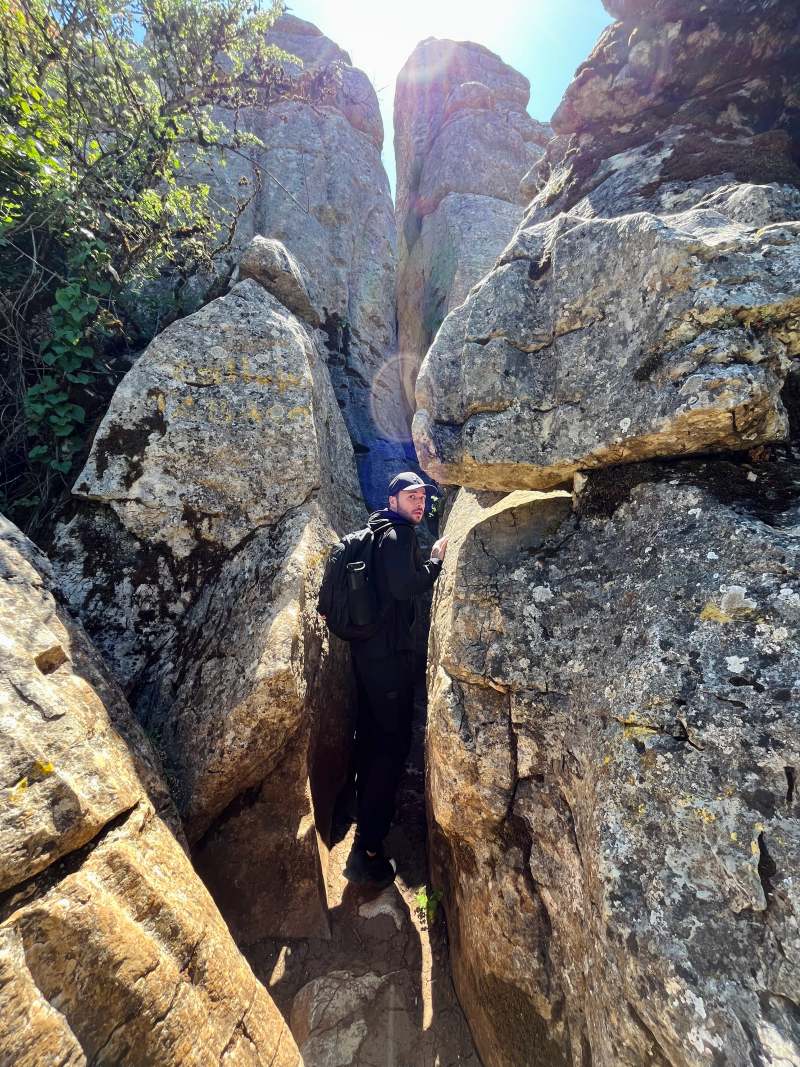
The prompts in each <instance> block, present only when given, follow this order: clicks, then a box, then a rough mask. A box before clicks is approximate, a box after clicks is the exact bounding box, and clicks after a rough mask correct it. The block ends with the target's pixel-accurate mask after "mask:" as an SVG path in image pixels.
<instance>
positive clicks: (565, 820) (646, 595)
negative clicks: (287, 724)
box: [428, 461, 800, 1067]
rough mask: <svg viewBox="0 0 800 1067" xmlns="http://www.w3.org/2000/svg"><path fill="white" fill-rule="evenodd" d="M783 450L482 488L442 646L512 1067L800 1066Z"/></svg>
mask: <svg viewBox="0 0 800 1067" xmlns="http://www.w3.org/2000/svg"><path fill="white" fill-rule="evenodd" d="M799 476H800V468H799V467H798V466H797V465H792V464H789V463H787V462H786V461H783V462H781V463H767V464H761V465H749V466H748V465H744V466H735V465H733V464H731V463H727V462H724V461H717V462H716V463H707V464H701V463H696V462H695V463H685V464H683V465H681V466H672V467H669V466H666V465H661V466H656V465H653V466H647V465H644V466H632V467H628V468H615V469H610V470H608V471H604V472H599V473H598V474H595V475H592V476H590V478H589V482H588V484H587V486H586V488H585V489H584V491H583V494H582V495H581V496H580V497H579V499H578V510H577V513H575V514H572V515H570V514H569V498H568V497H566V496H565V495H563V494H562V495H558V494H556V495H554V496H550V497H544V498H543V497H541V496H540V495H537V494H532V493H523V492H516V493H513V494H511V495H510V496H507V497H503V498H502V499H500V500H499V501H498V498H497V496H496V495H493V494H488V493H474V492H471V491H468V490H462V491H461V494H460V495H459V498H458V499H457V501H456V503H455V505H454V507H453V510H452V512H451V514H450V518H449V520H448V524H447V533H448V534H449V535H450V538H451V543H450V548H449V551H448V558H447V560H446V563H445V573H444V574H443V576H442V579H441V580H440V583H439V588H438V590H437V594H436V599H435V604H434V624H433V630H432V637H431V653H432V655H431V662H430V665H429V692H430V708H429V719H428V757H429V772H428V773H429V794H430V801H431V819H432V823H433V825H432V834H433V836H432V842H433V846H432V847H433V862H434V871H433V878H434V882H435V884H437V885H440V886H442V888H443V889H444V901H445V906H446V908H447V914H448V929H449V932H450V936H451V938H452V945H453V960H454V967H455V971H454V974H455V980H456V985H457V989H458V992H459V997H460V999H461V1001H462V1004H463V1005H464V1006H465V1009H466V1012H467V1015H468V1018H469V1019H470V1024H471V1027H472V1030H473V1033H474V1035H475V1037H476V1041H477V1043H478V1046H479V1050H480V1052H481V1056H482V1058H483V1060H484V1062H485V1063H486V1064H488V1065H491V1067H500V1065H502V1067H512V1065H514V1067H516V1065H518V1064H520V1063H526V1064H531V1065H537V1064H542V1065H544V1064H547V1065H552V1064H556V1063H564V1064H570V1065H581V1067H586V1065H588V1064H590V1063H591V1064H594V1065H600V1067H612V1065H614V1067H618V1065H625V1067H640V1065H641V1064H643V1063H659V1064H670V1065H676V1067H677V1065H681V1067H689V1065H692V1067H699V1065H705V1064H708V1065H711V1064H719V1063H723V1062H724V1063H725V1064H729V1065H731V1067H747V1065H750V1064H752V1063H754V1062H763V1063H793V1062H796V1061H797V1060H798V1058H799V1057H800V1031H798V1029H797V1007H798V1001H799V1000H800V995H799V993H798V991H799V990H800V962H798V961H800V952H799V950H800V943H799V942H798V912H799V911H800V896H799V895H798V889H797V884H796V881H797V879H796V872H797V870H798V869H800V829H799V827H800V823H798V819H797V814H798V796H797V792H796V780H797V768H798V761H800V744H799V743H798V738H800V731H799V730H798V727H800V721H799V720H798V707H800V704H798V696H800V693H798V691H797V685H798V682H797V679H798V668H800V651H799V650H800V642H798V637H800V585H799V584H798V573H800V572H799V570H798V564H800V558H798V543H797V536H796V535H797V530H798V520H800V512H798V508H797V494H796V485H797V484H798V477H799Z"/></svg>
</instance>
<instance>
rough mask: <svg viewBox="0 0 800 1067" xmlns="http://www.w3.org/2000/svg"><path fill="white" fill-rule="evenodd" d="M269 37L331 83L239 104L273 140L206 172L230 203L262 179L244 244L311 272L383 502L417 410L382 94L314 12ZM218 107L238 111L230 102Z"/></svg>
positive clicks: (330, 354)
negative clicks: (407, 400) (411, 390)
mask: <svg viewBox="0 0 800 1067" xmlns="http://www.w3.org/2000/svg"><path fill="white" fill-rule="evenodd" d="M269 40H270V41H271V42H272V43H274V44H276V45H277V46H278V47H280V48H282V49H284V50H285V51H286V52H289V53H290V54H292V55H296V56H298V57H299V58H300V59H302V61H303V74H304V75H309V76H313V75H319V76H320V77H323V76H329V75H330V76H332V77H334V78H335V80H336V83H337V85H336V90H335V92H334V94H333V95H331V96H328V97H326V98H325V100H324V101H323V102H322V103H318V104H314V105H312V104H307V103H303V102H300V101H285V102H282V103H276V104H271V105H270V106H269V107H268V108H242V109H240V111H239V112H238V114H237V117H236V121H237V122H238V125H239V128H240V129H241V130H243V131H246V132H248V133H252V134H255V135H256V136H257V137H259V138H260V139H261V141H262V142H263V144H264V146H265V147H264V148H263V149H256V148H254V149H252V150H249V151H250V152H251V159H243V158H241V157H233V158H231V159H229V160H228V163H227V165H226V166H225V167H224V168H223V167H216V168H212V169H211V170H210V171H206V170H205V169H204V170H203V171H202V172H200V171H199V169H198V172H197V178H198V180H204V181H208V182H209V183H210V184H211V187H212V189H213V190H214V195H215V197H216V199H217V200H219V201H220V202H222V203H234V202H236V201H237V200H239V199H241V193H242V186H240V184H239V183H240V182H242V181H244V182H245V183H246V184H245V186H244V187H243V188H244V189H245V190H246V191H248V190H255V195H254V198H253V200H252V203H251V204H250V206H249V207H248V208H247V209H246V211H245V212H244V214H243V215H242V217H241V219H240V222H239V226H238V228H237V237H236V241H237V247H238V248H239V249H240V250H243V249H244V248H245V247H246V245H247V243H248V242H249V241H250V240H251V238H253V237H263V238H269V239H275V240H277V241H280V242H282V243H283V245H285V247H286V249H287V250H288V252H289V254H290V255H291V256H292V257H294V259H295V260H296V261H297V263H298V264H300V268H301V270H305V271H307V272H309V274H310V275H311V278H312V282H313V289H314V292H313V294H312V295H313V306H314V310H315V311H316V313H317V314H318V315H319V317H320V319H321V323H322V327H323V329H324V331H325V337H326V346H327V347H326V352H327V360H328V364H329V368H330V373H331V377H332V380H333V383H334V388H335V390H336V394H337V397H338V400H339V403H340V405H341V407H342V410H343V413H344V417H345V421H346V424H347V428H348V431H349V433H350V436H351V439H352V441H353V443H354V446H355V451H356V460H357V463H358V469H359V475H360V478H361V484H362V487H363V490H364V495H365V497H366V499H367V501H368V502H369V503H370V505H374V506H384V504H385V501H384V500H383V499H382V497H383V492H384V490H385V486H386V483H387V482H388V480H389V477H387V472H389V471H390V469H391V468H394V469H391V474H395V473H396V472H397V470H402V469H404V467H405V466H406V465H407V462H408V456H409V455H410V454H411V446H410V429H409V415H408V413H407V411H406V410H405V409H404V408H403V406H402V404H400V403H399V402H398V395H399V390H398V387H397V376H398V370H397V363H396V359H395V358H394V355H395V342H396V333H395V308H394V281H395V279H394V275H395V245H396V237H395V222H394V209H393V205H392V199H391V195H390V190H389V181H388V178H387V176H386V173H385V171H384V169H383V164H382V163H381V156H380V153H381V147H382V145H383V125H382V122H381V116H380V111H379V108H378V100H377V97H376V95H375V91H374V89H373V88H372V85H371V84H370V82H369V80H368V78H367V77H366V75H365V74H364V73H363V72H362V71H360V70H358V69H357V68H356V67H353V66H352V65H351V63H350V57H349V55H348V54H347V53H346V52H344V51H343V50H342V49H340V48H339V47H338V46H337V45H336V44H334V42H333V41H331V40H329V38H327V37H325V36H324V35H323V34H322V33H321V32H320V31H319V30H318V29H317V28H316V27H315V26H313V25H312V24H311V23H309V22H305V21H303V20H302V19H299V18H296V17H295V16H292V15H284V16H282V17H281V18H280V19H279V20H278V21H277V22H276V23H275V26H274V27H273V29H272V30H271V31H270V34H269ZM215 117H216V118H217V119H218V120H220V121H222V122H228V121H233V119H232V117H231V116H229V115H226V113H225V112H224V111H219V112H217V113H216V115H215ZM257 171H258V172H260V177H259V175H258V174H257ZM273 291H274V290H273ZM292 310H297V309H296V308H292ZM297 313H298V314H302V312H300V311H297ZM304 317H305V316H304ZM391 474H390V475H389V476H391Z"/></svg>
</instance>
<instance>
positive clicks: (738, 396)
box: [414, 186, 800, 490]
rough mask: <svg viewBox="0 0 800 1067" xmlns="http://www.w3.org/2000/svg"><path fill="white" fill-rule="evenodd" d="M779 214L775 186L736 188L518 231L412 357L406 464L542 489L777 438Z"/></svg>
mask: <svg viewBox="0 0 800 1067" xmlns="http://www.w3.org/2000/svg"><path fill="white" fill-rule="evenodd" d="M789 200H790V204H791V203H792V202H793V201H792V198H789ZM765 201H766V203H765ZM785 203H786V197H785V196H784V190H782V189H781V188H774V187H768V188H767V189H766V190H765V189H763V188H758V187H743V186H736V187H733V188H732V189H730V190H729V191H728V195H727V196H723V195H721V194H717V195H716V196H715V198H714V206H713V207H711V206H708V207H705V206H698V207H696V208H694V209H692V210H690V211H686V212H683V213H681V214H679V215H673V216H664V217H658V216H655V215H649V214H639V213H637V214H632V215H625V216H622V217H620V218H614V219H605V218H597V219H591V220H588V221H584V220H582V219H580V218H578V217H577V216H575V215H571V214H570V215H561V216H559V217H558V218H556V219H554V220H553V221H552V222H551V223H540V224H539V225H537V226H534V227H531V228H527V227H524V226H523V227H522V228H521V229H520V230H519V231H518V232H517V234H516V235H515V237H514V239H513V241H512V242H511V244H510V245H509V247H508V249H507V250H506V251H505V252H504V253H503V255H502V256H501V258H500V261H499V264H498V266H497V267H496V268H495V269H494V270H493V271H492V272H491V273H490V274H489V275H488V276H487V277H486V278H485V279H484V281H483V282H482V283H481V285H480V286H478V287H476V289H475V290H474V291H473V292H472V294H471V295H470V297H469V299H468V300H467V301H466V303H465V304H464V305H463V306H462V307H460V308H458V309H456V310H455V311H454V312H453V313H452V314H451V315H450V316H449V317H448V319H447V320H446V322H445V323H444V325H443V326H442V328H441V330H440V332H439V334H438V335H437V338H436V341H435V343H434V344H433V345H432V347H431V349H430V351H429V353H428V356H427V357H426V360H425V363H424V365H423V368H422V370H421V372H420V376H419V379H418V382H417V404H418V410H417V413H416V415H415V417H414V434H415V439H416V443H417V450H418V454H419V457H420V462H421V463H422V465H423V467H424V468H425V469H426V470H427V471H428V472H429V473H430V474H431V475H433V476H434V477H435V478H438V479H439V480H440V481H443V482H448V483H457V484H460V485H469V486H473V487H476V488H485V489H496V490H504V489H505V490H509V489H515V488H546V487H549V486H553V485H556V484H558V483H559V482H563V481H565V480H567V479H569V478H571V477H572V475H573V473H574V472H575V471H576V470H579V469H588V468H593V467H598V466H606V465H608V464H610V463H619V462H624V461H626V462H630V461H636V460H642V459H647V458H651V457H653V456H658V455H661V456H664V455H680V454H683V453H686V452H707V451H718V450H721V449H736V448H740V449H742V448H749V447H752V446H753V445H755V444H758V443H760V442H764V441H774V440H781V439H783V438H784V437H785V435H786V432H787V429H788V423H787V421H786V415H785V412H784V409H783V405H782V403H781V401H780V390H781V387H782V384H783V381H784V379H785V376H786V373H787V371H788V369H789V367H790V366H791V360H792V358H795V357H797V356H798V355H799V354H800V318H798V310H799V309H798V301H797V280H798V278H800V224H798V223H797V222H794V221H792V222H772V221H771V218H772V217H773V216H774V214H775V211H774V210H773V209H774V208H776V207H778V205H780V206H783V205H784V204H785ZM765 206H766V207H767V210H766V211H765V212H764V214H765V215H766V218H764V216H763V215H761V209H762V208H763V207H765ZM740 211H741V212H742V214H743V215H744V216H745V217H746V218H747V220H748V221H747V222H746V223H740V222H738V221H737V215H738V214H739V212H740Z"/></svg>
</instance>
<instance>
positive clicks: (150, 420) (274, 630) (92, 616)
mask: <svg viewBox="0 0 800 1067" xmlns="http://www.w3.org/2000/svg"><path fill="white" fill-rule="evenodd" d="M320 349H321V345H320V344H319V341H318V339H314V338H313V337H312V335H311V334H310V333H309V332H308V331H307V330H306V329H305V328H304V326H303V325H302V324H301V323H300V321H299V320H298V319H297V318H296V317H295V316H294V315H292V314H291V313H290V312H289V311H288V310H287V309H286V308H285V307H284V306H283V305H282V304H280V303H279V302H278V301H277V300H276V299H275V298H274V297H273V296H271V295H270V294H269V293H267V292H266V291H265V290H264V289H263V288H261V286H260V285H258V284H257V283H256V282H255V281H253V280H252V279H247V280H244V281H241V282H239V283H238V284H237V285H235V286H234V287H233V289H232V290H231V292H230V293H229V294H228V295H227V296H225V297H222V298H220V299H218V300H216V301H213V302H212V303H211V304H208V305H207V306H206V307H204V308H203V309H202V310H201V311H199V312H197V313H196V314H195V315H193V316H190V317H188V318H186V319H183V320H181V321H179V322H176V323H174V324H173V325H172V326H170V327H169V328H168V329H167V330H165V331H164V333H163V334H161V335H159V337H157V338H156V339H155V340H154V341H153V342H152V344H151V345H150V346H149V348H148V349H147V351H146V352H145V353H144V354H143V355H142V356H141V357H140V359H139V360H138V361H137V363H136V364H135V366H134V367H133V368H132V370H131V371H130V372H129V373H128V375H127V376H126V378H125V379H124V380H123V382H122V383H121V384H120V386H119V388H118V390H117V392H116V394H115V396H114V398H113V400H112V403H111V406H110V408H109V410H108V412H107V414H106V416H105V417H104V419H103V422H102V423H101V425H100V428H99V430H98V433H97V435H96V437H95V440H94V443H93V445H92V450H91V453H90V455H89V458H88V461H87V464H86V467H85V469H84V470H83V472H82V473H81V474H80V475H79V477H78V479H77V482H76V485H75V488H74V492H75V494H76V495H77V496H78V497H82V498H83V503H82V504H79V505H78V506H77V507H76V510H75V513H74V514H73V516H72V517H71V519H70V520H69V521H68V522H65V523H63V524H62V526H61V528H60V529H59V531H58V533H57V537H56V541H55V544H54V546H53V555H54V558H55V561H56V564H55V565H56V568H57V570H58V572H59V573H60V575H61V577H62V582H63V585H64V588H65V590H66V592H67V595H68V597H69V601H70V604H71V606H72V607H73V609H74V610H75V611H76V612H77V613H78V614H79V615H80V616H81V618H82V619H83V621H84V623H85V625H86V627H87V629H88V630H89V631H90V633H92V634H95V635H96V636H97V641H98V644H99V645H100V647H101V648H102V650H103V652H104V653H105V654H106V656H107V658H108V661H109V664H110V665H111V667H112V669H113V671H114V673H115V674H116V676H117V678H118V680H119V681H120V682H121V683H122V684H123V685H124V686H125V689H126V692H127V694H128V697H129V699H130V701H131V703H132V705H133V707H134V709H135V711H136V714H137V716H138V717H139V719H140V720H141V721H142V722H143V723H145V724H146V726H147V728H148V730H149V731H150V732H151V734H152V735H153V736H154V737H156V738H157V740H158V744H159V747H160V749H161V753H162V756H163V758H164V761H165V765H166V769H167V773H168V775H169V778H170V784H171V787H172V790H173V793H174V795H175V797H176V800H177V801H178V805H179V809H180V812H181V815H182V817H183V820H184V824H185V826H186V831H187V835H188V837H189V839H190V841H191V842H192V843H193V846H194V848H195V854H196V859H197V862H198V865H199V866H200V868H201V870H202V871H203V873H204V874H205V875H206V877H207V879H208V882H209V885H210V886H212V888H213V889H214V890H215V893H216V896H217V899H218V901H219V903H220V906H221V907H223V909H224V910H225V913H226V917H227V918H228V921H229V923H230V924H231V926H232V927H233V928H234V930H235V931H236V933H237V935H238V937H239V938H240V940H242V941H247V940H252V939H254V938H257V937H260V936H265V935H266V934H274V935H275V936H280V935H284V934H285V935H287V936H300V935H302V934H314V935H324V934H325V933H326V931H327V918H326V898H325V889H324V872H325V865H326V852H325V848H324V844H323V841H324V839H325V837H326V835H327V832H328V825H329V820H330V812H331V807H332V802H333V796H334V795H335V792H336V790H337V788H338V786H339V785H340V783H341V782H342V781H343V779H344V775H345V773H346V760H347V745H348V740H349V734H350V731H351V725H350V722H349V715H350V710H349V685H350V682H349V670H348V664H347V656H346V649H345V648H344V647H343V646H342V645H340V644H339V643H338V642H335V643H334V646H333V647H331V646H330V645H329V642H328V639H327V634H326V633H325V631H324V627H323V625H322V623H321V620H320V619H319V618H318V616H317V615H316V612H315V609H314V605H315V602H316V591H317V589H318V586H319V582H320V580H321V573H322V566H323V562H324V559H325V556H326V554H327V549H328V547H329V546H330V545H331V544H332V543H333V541H334V540H335V539H336V536H337V533H341V532H343V531H344V530H347V529H353V528H355V527H356V526H357V525H359V523H360V522H363V515H364V512H363V505H362V504H361V500H360V494H359V490H358V483H357V477H356V472H355V465H354V462H353V453H352V448H351V445H350V442H349V439H348V437H347V433H346V429H345V426H344V423H343V421H342V417H341V414H340V412H339V409H338V406H337V404H336V400H335V397H334V395H333V390H332V387H331V384H330V381H329V379H328V375H327V370H326V368H325V363H324V358H323V355H322V353H321V351H320ZM323 693H324V694H325V698H324V700H323V698H322V695H321V694H323ZM318 837H319V840H318ZM265 872H266V873H265ZM287 872H291V879H290V880H291V881H292V884H293V901H294V904H293V906H292V907H287V906H286V905H285V902H284V901H285V893H284V892H283V886H284V885H285V884H286V880H285V879H286V876H287Z"/></svg>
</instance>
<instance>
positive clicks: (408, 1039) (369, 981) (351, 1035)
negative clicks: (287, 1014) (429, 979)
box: [291, 971, 417, 1067]
mask: <svg viewBox="0 0 800 1067" xmlns="http://www.w3.org/2000/svg"><path fill="white" fill-rule="evenodd" d="M409 985H410V983H409V981H408V975H407V974H405V973H403V972H401V973H400V974H399V975H398V974H394V975H392V974H388V975H380V974H373V973H370V972H367V973H366V974H362V975H358V976H356V975H354V974H350V973H349V972H347V971H332V972H331V973H330V974H327V975H325V977H324V978H315V979H314V980H313V981H311V982H309V983H308V985H306V986H304V987H303V988H302V989H301V990H300V992H299V993H298V994H297V996H296V997H295V998H294V1002H293V1004H292V1020H291V1024H292V1033H293V1034H294V1035H295V1040H296V1041H297V1044H298V1046H299V1048H300V1051H301V1054H302V1056H303V1063H304V1064H305V1065H306V1067H324V1065H326V1064H330V1065H333V1064H337V1065H342V1067H345V1065H347V1064H359V1065H361V1064H363V1065H364V1067H367V1065H368V1064H375V1067H381V1065H382V1064H385V1063H387V1062H391V1059H387V1054H388V1056H389V1057H394V1055H396V1053H397V1051H398V1050H400V1049H408V1048H410V1047H411V1046H413V1044H414V1042H415V1040H416V1029H417V1028H416V1027H415V1026H414V1022H413V1013H412V1011H411V1010H410V1009H411V1004H412V1001H411V996H412V995H413V994H412V990H411V989H409V988H408V987H409ZM387 1015H390V1016H391V1017H392V1019H393V1023H394V1025H393V1026H392V1028H391V1029H392V1032H391V1038H390V1042H386V1041H385V1038H384V1041H383V1042H380V1043H379V1042H378V1041H376V1033H380V1031H381V1030H385V1026H384V1027H380V1026H379V1022H378V1021H379V1020H381V1019H383V1018H385V1017H386V1016H387ZM386 1036H389V1035H386ZM381 1046H382V1047H381Z"/></svg>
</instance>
